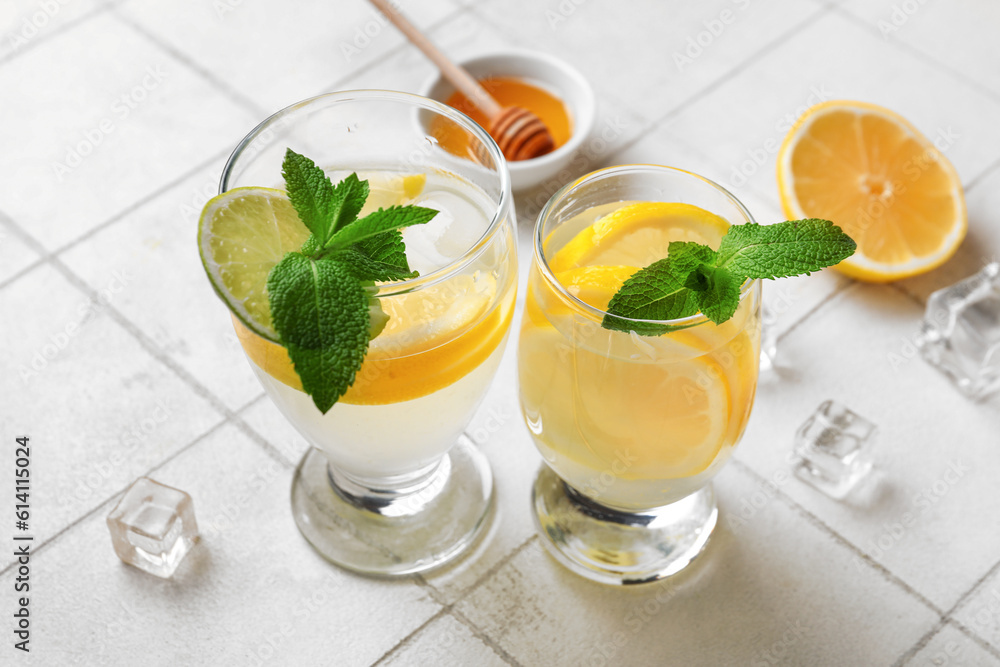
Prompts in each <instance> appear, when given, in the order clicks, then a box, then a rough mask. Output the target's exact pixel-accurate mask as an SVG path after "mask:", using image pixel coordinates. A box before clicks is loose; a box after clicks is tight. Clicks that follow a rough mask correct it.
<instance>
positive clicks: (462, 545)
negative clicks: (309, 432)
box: [292, 441, 493, 576]
mask: <svg viewBox="0 0 1000 667" xmlns="http://www.w3.org/2000/svg"><path fill="white" fill-rule="evenodd" d="M492 507H493V476H492V473H491V472H490V467H489V462H488V461H487V460H486V457H485V456H483V455H482V454H481V453H480V452H479V450H478V449H476V447H475V446H474V445H473V444H472V443H470V442H466V441H459V442H458V443H457V444H456V445H455V446H454V447H452V448H451V450H450V451H449V452H448V453H447V454H445V455H444V457H442V459H441V461H440V462H439V463H438V464H436V466H434V467H433V468H432V469H431V470H430V471H429V472H428V473H427V474H426V475H425V476H424V477H422V479H421V481H420V483H418V484H410V485H408V486H407V487H405V488H402V489H398V488H397V489H395V490H386V489H380V488H371V487H366V486H365V485H363V484H359V483H357V481H356V480H354V481H348V480H346V479H345V478H344V476H343V475H342V474H339V473H338V471H336V470H334V469H332V468H331V467H330V464H329V461H328V460H327V458H326V455H324V454H323V452H322V451H320V450H318V449H315V448H313V449H310V450H309V451H308V452H307V453H306V455H305V456H304V457H302V461H300V462H299V465H298V468H296V470H295V476H294V478H293V479H292V513H293V515H294V517H295V523H296V524H297V525H298V527H299V530H300V531H301V532H302V535H304V536H305V538H306V539H307V540H309V543H310V544H312V546H313V547H314V548H315V549H316V550H317V551H318V552H319V553H320V554H322V555H323V556H324V557H325V558H326V559H327V560H330V561H331V562H333V563H335V564H337V565H339V566H341V567H344V568H346V569H348V570H353V571H355V572H360V573H362V574H371V575H383V576H398V575H407V574H413V573H416V572H423V571H424V570H429V569H431V568H433V567H437V566H439V565H442V564H444V563H446V562H448V561H450V560H452V559H454V558H455V557H456V556H458V555H460V554H461V553H462V552H463V551H465V550H466V549H468V548H469V547H470V546H471V545H472V544H473V543H474V542H475V541H476V538H477V537H479V535H480V534H481V533H482V532H483V529H484V528H485V527H486V525H487V523H488V519H489V517H490V516H491V514H492Z"/></svg>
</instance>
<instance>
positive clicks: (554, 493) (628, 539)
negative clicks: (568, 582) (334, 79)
mask: <svg viewBox="0 0 1000 667" xmlns="http://www.w3.org/2000/svg"><path fill="white" fill-rule="evenodd" d="M532 504H533V508H534V517H535V525H536V526H537V527H538V529H539V532H540V533H541V538H542V543H543V544H544V545H545V547H546V548H547V549H548V550H549V552H550V553H551V554H552V555H553V556H554V557H555V559H556V560H558V561H559V562H560V563H562V564H563V565H565V566H566V567H568V568H569V569H570V570H572V571H573V572H576V573H577V574H579V575H582V576H584V577H586V578H587V579H591V580H593V581H599V582H601V583H605V584H616V585H626V584H641V583H646V582H651V581H656V580H658V579H663V578H666V577H669V576H671V575H673V574H677V573H678V572H680V571H681V570H683V569H684V568H685V567H687V565H688V564H690V563H691V561H692V560H694V559H695V557H696V556H697V555H698V554H700V553H701V552H702V550H703V549H704V548H705V545H706V544H707V543H708V538H709V537H710V536H711V534H712V530H713V529H714V528H715V523H716V520H717V519H718V516H719V510H718V508H717V507H716V504H715V495H714V493H713V492H712V486H711V485H710V484H709V485H706V486H705V487H703V488H702V489H701V490H699V491H696V492H695V493H692V494H691V495H690V496H687V497H686V498H682V499H681V500H678V501H677V502H675V503H671V504H670V505H667V506H665V507H659V508H657V509H655V510H646V511H642V512H623V511H621V510H617V509H613V508H610V507H605V506H604V505H601V504H599V503H596V502H594V501H593V500H590V499H589V498H586V497H584V496H582V495H581V494H580V493H578V492H577V491H574V490H573V489H572V488H570V487H569V486H567V485H566V483H565V482H563V481H562V480H561V479H560V478H559V477H558V476H557V475H556V474H555V473H554V472H552V470H551V469H549V467H548V466H545V465H543V466H542V468H541V470H539V472H538V477H537V478H536V479H535V486H534V489H533V491H532Z"/></svg>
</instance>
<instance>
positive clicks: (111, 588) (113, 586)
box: [2, 426, 439, 665]
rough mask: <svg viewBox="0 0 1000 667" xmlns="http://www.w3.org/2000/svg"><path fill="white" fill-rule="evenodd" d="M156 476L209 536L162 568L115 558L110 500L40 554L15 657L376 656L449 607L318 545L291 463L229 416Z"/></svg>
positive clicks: (120, 660)
mask: <svg viewBox="0 0 1000 667" xmlns="http://www.w3.org/2000/svg"><path fill="white" fill-rule="evenodd" d="M153 477H154V479H156V480H157V481H160V482H163V483H164V484H168V485H170V486H174V487H176V488H179V489H182V490H184V491H187V492H188V493H190V494H191V497H192V500H193V501H194V509H195V516H196V519H197V521H198V526H199V529H200V531H201V535H202V539H201V541H200V542H199V544H197V545H196V546H195V548H194V549H193V550H192V551H191V553H190V554H188V557H187V558H186V559H185V561H184V562H183V563H181V566H180V567H179V568H178V571H177V573H175V575H174V577H173V579H171V580H161V579H158V578H156V577H153V576H151V575H148V574H146V573H144V572H142V571H140V570H137V569H135V568H132V567H130V566H128V565H125V564H124V563H122V562H121V561H120V560H118V558H117V556H116V555H115V553H114V551H113V550H112V548H111V544H110V537H109V533H108V529H107V526H106V525H105V521H104V517H105V515H106V514H107V512H108V511H110V509H111V508H110V507H109V506H105V507H103V508H102V509H101V511H100V512H97V513H95V514H94V515H92V516H90V517H88V518H87V519H86V520H85V521H84V522H82V523H81V524H79V525H77V526H75V527H73V528H72V529H71V530H70V531H69V532H68V533H67V534H66V535H65V536H64V537H63V539H61V540H60V541H59V543H57V544H55V545H53V546H52V547H50V548H48V549H46V550H45V551H43V552H40V553H38V554H37V555H36V556H35V559H34V560H33V561H32V562H33V564H34V567H35V568H36V570H35V571H36V572H38V573H44V575H42V576H43V581H44V585H42V584H39V588H40V589H41V591H40V592H39V594H37V595H36V597H35V598H34V600H35V601H36V604H37V605H38V606H37V607H36V608H35V609H33V611H34V612H35V613H37V615H38V618H39V620H40V619H42V618H46V619H48V620H47V622H45V623H43V622H38V623H37V628H36V630H35V633H36V634H35V638H34V639H33V641H35V642H37V644H33V646H38V647H39V649H38V650H37V651H36V652H32V654H31V656H30V658H32V660H30V661H29V662H28V663H22V662H21V661H19V664H38V665H55V664H59V665H73V664H85V665H113V664H115V665H126V664H128V665H137V664H167V663H168V661H169V662H172V663H173V664H185V665H218V664H240V665H254V664H282V665H296V664H297V665H309V664H337V665H367V664H370V663H372V662H374V661H375V660H377V659H378V657H379V656H380V655H382V653H384V652H385V651H387V650H389V649H390V648H392V646H393V645H394V644H396V643H397V642H398V641H399V640H401V639H402V638H403V637H405V636H406V635H407V634H409V633H410V632H411V631H412V630H414V629H415V628H416V627H418V626H419V625H420V624H421V623H423V622H424V621H425V620H427V619H428V618H430V617H431V616H432V615H433V614H434V613H435V612H436V611H437V610H438V609H439V606H438V605H437V604H436V603H434V602H432V601H430V600H429V599H428V598H427V596H426V594H425V593H424V592H423V591H422V590H421V589H420V588H419V587H417V586H416V585H415V584H413V583H412V582H397V583H386V582H379V581H373V580H370V579H364V578H362V577H357V576H354V575H351V574H347V573H345V572H342V571H341V570H337V569H335V568H332V567H330V565H329V564H328V563H327V562H326V561H324V560H323V559H322V558H321V557H320V556H318V555H317V554H316V553H315V552H313V551H312V550H311V549H309V548H308V546H307V545H306V542H305V540H304V539H303V538H302V537H301V536H300V535H299V533H298V530H297V529H296V527H295V524H294V522H293V521H292V517H291V514H290V513H289V511H288V484H289V479H290V477H291V471H290V470H289V469H288V468H286V467H285V466H283V465H280V464H278V463H276V462H275V461H274V460H273V459H270V458H269V457H267V456H266V455H264V454H263V453H262V451H261V450H260V448H259V447H257V446H256V445H254V444H253V443H251V442H249V441H248V440H247V439H246V438H244V437H243V436H242V435H241V434H240V433H239V432H238V431H236V430H235V429H234V428H232V427H230V426H225V427H223V428H221V429H219V430H217V431H216V432H215V433H213V434H212V435H211V436H209V437H208V438H206V439H205V440H203V441H202V442H200V443H198V445H196V446H195V447H194V448H192V449H191V450H189V451H187V452H185V453H184V454H182V455H181V456H179V457H178V458H176V459H174V460H173V461H171V462H169V463H168V464H167V465H165V466H164V467H163V468H161V469H159V470H157V471H156V472H155V473H154V474H153ZM81 562H86V563H87V567H86V568H81V567H80V563H81ZM12 576H13V573H12V572H9V573H7V574H6V575H4V576H3V577H2V580H3V582H4V588H10V585H11V581H12ZM40 578H42V577H40ZM42 591H48V592H47V593H46V592H42ZM10 602H11V601H10V598H9V596H5V598H4V601H3V604H4V605H5V607H4V608H5V610H6V609H7V608H8V607H7V606H8V605H9V603H10ZM6 615H7V614H5V616H6ZM375 626H377V627H378V629H379V630H378V633H377V635H378V636H377V637H375V636H372V635H370V634H369V630H368V629H369V628H372V627H375ZM7 649H8V647H6V646H5V647H4V650H7Z"/></svg>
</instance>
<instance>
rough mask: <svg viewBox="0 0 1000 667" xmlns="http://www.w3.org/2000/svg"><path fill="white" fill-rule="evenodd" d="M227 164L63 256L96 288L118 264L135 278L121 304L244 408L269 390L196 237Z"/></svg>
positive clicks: (166, 348) (230, 403) (171, 352)
mask: <svg viewBox="0 0 1000 667" xmlns="http://www.w3.org/2000/svg"><path fill="white" fill-rule="evenodd" d="M221 173H222V164H221V163H220V164H216V165H213V166H212V167H209V168H206V169H205V170H202V171H200V172H198V173H197V174H195V175H194V176H192V177H190V178H188V179H185V180H184V181H182V182H181V183H179V184H178V185H177V186H175V187H173V188H170V189H169V190H167V191H166V192H164V193H163V194H161V195H159V196H158V197H156V198H155V199H153V200H152V201H150V202H149V203H148V204H146V205H144V206H141V207H139V208H137V209H136V210H134V211H130V212H129V213H128V214H126V216H125V217H124V218H123V219H122V220H119V221H117V222H115V223H114V224H112V225H110V226H108V227H106V228H104V229H102V230H100V231H99V232H98V233H96V234H95V235H93V236H91V237H89V238H87V239H85V240H84V241H83V242H81V243H80V244H79V245H76V246H74V247H72V248H70V249H69V250H68V251H66V252H65V253H63V254H62V256H61V257H62V259H63V260H64V261H65V262H66V264H67V265H68V266H69V267H70V268H71V269H72V270H73V271H75V272H76V273H77V274H78V275H80V276H81V277H82V278H83V279H84V280H86V281H87V282H88V284H89V285H90V286H91V287H93V288H94V289H99V288H100V287H101V281H102V280H104V279H105V276H106V274H107V272H108V269H109V258H114V260H113V262H111V264H113V266H112V267H111V268H114V269H117V270H119V271H125V272H127V273H128V274H129V275H130V276H132V284H131V286H130V289H128V290H125V291H124V292H123V293H122V294H121V297H120V298H119V299H117V300H116V302H115V305H116V307H117V308H118V310H119V311H121V313H122V314H123V315H124V316H125V317H127V318H128V319H129V320H130V321H131V322H132V323H133V324H135V325H136V326H137V327H139V329H140V330H142V332H143V333H145V334H146V335H147V336H149V337H150V338H151V339H153V341H154V342H155V343H156V345H157V346H158V347H159V348H160V349H161V350H162V351H163V352H164V353H165V354H166V355H168V356H169V357H170V358H171V359H173V360H174V361H176V362H177V363H178V364H180V365H181V366H182V367H183V368H184V369H185V370H186V371H188V372H189V373H190V374H191V375H192V376H193V377H194V378H195V379H196V380H198V382H200V383H201V384H202V385H204V386H205V387H207V388H208V389H209V390H210V391H211V392H212V393H213V394H214V395H215V396H217V397H219V398H220V399H222V401H223V402H224V403H225V404H226V406H227V407H229V408H231V409H236V408H238V407H240V406H242V405H244V404H246V403H247V402H248V401H250V400H252V399H253V398H255V397H257V396H259V395H260V394H261V389H260V386H259V385H258V384H257V379H256V378H255V377H254V376H253V373H252V372H251V371H250V367H249V365H248V364H247V363H246V362H245V361H244V358H243V349H242V348H241V347H240V344H239V341H238V339H237V338H236V334H235V333H234V331H233V325H232V320H231V319H230V315H229V310H228V309H227V308H226V306H225V304H224V303H223V302H222V301H221V300H220V299H219V298H218V297H217V296H216V294H215V291H214V290H213V289H212V286H211V284H210V283H209V281H208V278H207V277H206V276H205V271H204V269H203V268H202V265H201V259H200V257H199V256H198V246H197V245H196V244H195V243H194V242H193V241H194V238H195V235H196V231H197V229H198V214H199V213H200V212H201V206H202V205H203V204H204V202H206V201H208V199H210V198H211V197H213V196H214V195H215V194H216V192H217V191H218V179H219V175H220V174H221Z"/></svg>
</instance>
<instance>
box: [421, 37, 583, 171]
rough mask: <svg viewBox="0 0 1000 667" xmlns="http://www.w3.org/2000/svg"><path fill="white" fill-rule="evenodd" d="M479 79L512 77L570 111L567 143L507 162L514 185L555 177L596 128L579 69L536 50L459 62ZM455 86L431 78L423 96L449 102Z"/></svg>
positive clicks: (509, 52)
mask: <svg viewBox="0 0 1000 667" xmlns="http://www.w3.org/2000/svg"><path fill="white" fill-rule="evenodd" d="M459 64H460V65H461V66H462V67H464V68H465V69H467V70H468V71H469V73H470V74H472V76H474V77H475V78H477V79H484V78H486V77H489V76H509V77H516V78H518V79H523V80H524V81H527V82H528V83H531V84H534V85H536V86H538V87H540V88H544V89H545V90H548V91H549V92H551V93H552V94H553V95H555V96H556V97H558V98H559V99H561V100H562V101H563V103H564V104H565V105H566V108H567V109H568V110H569V114H570V120H571V121H572V128H573V133H572V135H571V136H570V138H569V141H567V142H566V143H565V144H563V145H562V146H560V147H559V148H557V149H556V150H554V151H552V152H551V153H549V154H548V155H543V156H541V157H536V158H533V159H531V160H518V161H516V162H511V161H508V162H507V167H508V169H510V181H511V186H512V187H513V188H514V189H515V190H525V189H528V188H531V187H534V186H536V185H538V184H540V183H542V182H543V181H545V180H547V179H549V178H552V177H553V176H555V175H556V174H557V173H559V171H560V170H561V169H563V168H564V167H565V166H566V165H568V164H569V161H570V160H571V159H572V158H573V155H574V154H575V153H576V152H577V150H579V148H580V145H581V144H582V143H583V142H584V140H586V138H587V136H588V135H589V134H590V131H591V129H592V128H593V126H594V115H595V112H596V105H595V102H594V91H593V90H592V89H591V88H590V84H589V83H587V80H586V79H584V78H583V75H582V74H580V73H579V72H578V71H577V70H576V69H574V68H573V67H570V66H569V65H567V64H566V63H564V62H563V61H561V60H559V59H558V58H555V57H553V56H550V55H547V54H545V53H537V52H534V51H520V50H518V51H504V52H501V53H493V54H487V55H482V56H476V57H475V58H469V59H468V60H463V61H459ZM454 92H455V87H454V86H452V85H451V84H450V83H449V82H448V81H446V80H445V79H444V78H443V77H442V76H441V75H440V74H439V73H438V74H435V75H434V76H432V77H431V78H430V79H428V80H427V81H426V82H425V83H424V85H423V86H422V87H421V89H420V94H421V95H423V96H424V97H429V98H431V99H434V100H438V101H439V102H444V101H445V100H447V99H448V98H449V97H450V96H451V94H452V93H454Z"/></svg>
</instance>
